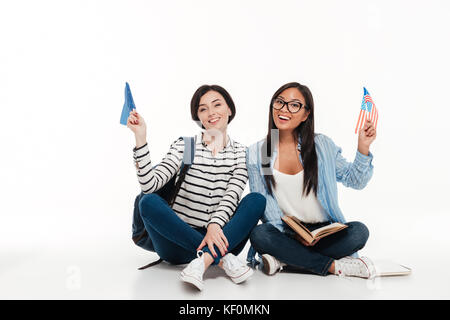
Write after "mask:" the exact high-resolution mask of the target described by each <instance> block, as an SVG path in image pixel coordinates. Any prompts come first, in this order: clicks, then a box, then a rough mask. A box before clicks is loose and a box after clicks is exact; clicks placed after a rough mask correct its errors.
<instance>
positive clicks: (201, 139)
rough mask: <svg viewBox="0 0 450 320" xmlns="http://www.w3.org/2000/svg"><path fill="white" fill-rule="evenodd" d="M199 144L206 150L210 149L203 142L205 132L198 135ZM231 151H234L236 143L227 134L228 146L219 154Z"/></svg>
mask: <svg viewBox="0 0 450 320" xmlns="http://www.w3.org/2000/svg"><path fill="white" fill-rule="evenodd" d="M197 144H201V145H202V146H203V147H204V148H205V149H208V145H207V144H206V143H205V142H204V141H203V131H201V132H200V133H198V134H197ZM229 149H233V150H234V141H233V140H232V139H231V138H230V136H229V135H228V134H227V144H226V146H225V148H223V149H222V150H221V151H219V152H222V151H226V150H229ZM208 150H210V149H208Z"/></svg>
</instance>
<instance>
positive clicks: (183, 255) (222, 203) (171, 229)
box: [127, 85, 265, 290]
mask: <svg viewBox="0 0 450 320" xmlns="http://www.w3.org/2000/svg"><path fill="white" fill-rule="evenodd" d="M235 112H236V111H235V106H234V103H233V100H232V99H231V96H230V95H229V94H228V92H227V91H226V90H225V89H224V88H222V87H220V86H217V85H212V86H209V85H204V86H201V87H200V88H199V89H197V91H196V92H195V93H194V95H193V97H192V100H191V115H192V119H193V120H194V121H197V122H198V123H199V124H201V126H202V128H203V129H204V130H202V132H201V133H199V134H198V135H197V136H196V142H195V157H194V160H193V163H192V164H191V166H190V168H189V170H188V171H187V173H186V175H185V178H184V181H183V182H182V184H181V187H180V189H179V192H178V194H177V195H176V196H175V200H174V203H173V205H172V207H171V206H169V204H168V203H167V202H166V201H165V200H164V199H163V198H161V197H160V196H159V195H157V194H155V193H154V192H155V191H157V190H159V189H160V188H162V187H163V186H164V185H165V184H166V183H167V182H168V181H169V180H170V179H171V178H172V177H173V176H175V175H177V176H178V175H179V173H180V167H181V164H182V159H183V153H184V149H185V146H184V142H183V139H182V138H180V139H178V140H176V141H175V142H173V143H172V145H171V146H170V149H169V152H168V153H167V154H166V156H165V157H164V159H163V160H162V161H161V163H159V164H158V165H157V166H155V167H153V166H152V163H151V161H150V154H149V149H148V144H147V141H146V124H145V121H144V119H143V117H142V115H140V114H139V113H137V112H136V111H135V110H134V111H132V112H130V115H129V118H128V123H127V126H128V127H129V128H130V129H131V130H132V131H133V133H134V134H135V138H136V147H135V148H134V150H133V152H134V159H135V164H136V171H137V176H138V180H139V184H140V186H141V189H142V191H143V193H144V196H143V197H142V198H141V200H140V202H139V209H140V214H141V218H142V221H143V225H144V226H145V230H146V231H147V233H148V235H149V237H150V240H151V242H152V245H153V248H154V251H156V252H157V253H158V255H159V256H160V257H161V258H162V259H163V260H165V261H167V262H170V263H172V264H186V263H189V264H188V266H187V267H186V268H185V269H184V270H183V271H182V272H181V279H182V280H183V281H185V282H187V283H190V284H193V285H195V286H196V287H197V288H198V289H199V290H202V289H203V274H204V272H205V270H206V269H207V268H208V267H209V266H210V265H219V266H220V267H222V268H223V269H224V270H225V273H226V274H227V275H228V276H229V277H230V278H231V279H232V280H233V282H235V283H240V282H242V281H245V280H246V279H247V278H248V277H249V276H250V275H251V274H252V273H253V271H252V269H251V268H249V267H248V266H247V265H246V264H245V262H243V261H241V260H240V259H238V258H237V255H238V254H239V252H241V251H242V249H243V248H244V246H245V243H246V242H247V240H248V237H249V234H250V232H251V230H252V229H253V228H254V227H255V226H256V224H257V222H258V220H259V219H260V217H261V216H262V214H263V213H264V209H265V198H264V197H263V196H261V195H260V194H258V193H250V194H248V195H247V196H246V197H244V198H243V199H242V200H241V199H240V198H241V194H242V192H243V191H244V188H245V185H246V183H247V180H248V175H247V167H246V147H245V146H244V145H242V144H240V143H238V142H237V141H234V140H232V139H231V138H230V137H229V136H228V134H227V128H228V123H230V122H231V120H232V119H233V118H234V115H235Z"/></svg>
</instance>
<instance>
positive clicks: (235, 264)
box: [224, 254, 246, 271]
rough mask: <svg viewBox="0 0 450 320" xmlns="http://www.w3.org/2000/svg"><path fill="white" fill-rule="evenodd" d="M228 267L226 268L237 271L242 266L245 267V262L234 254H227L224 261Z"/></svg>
mask: <svg viewBox="0 0 450 320" xmlns="http://www.w3.org/2000/svg"><path fill="white" fill-rule="evenodd" d="M224 262H225V263H226V265H227V267H228V269H230V270H233V271H238V270H240V269H242V268H245V267H246V266H245V264H243V263H242V261H241V260H239V258H238V257H236V256H234V255H231V254H230V255H228V257H227V259H225V261H224Z"/></svg>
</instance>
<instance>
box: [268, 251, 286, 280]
mask: <svg viewBox="0 0 450 320" xmlns="http://www.w3.org/2000/svg"><path fill="white" fill-rule="evenodd" d="M262 260H263V271H264V273H265V274H267V275H269V276H271V275H274V274H275V273H277V272H278V271H281V270H283V267H284V266H286V264H285V263H282V262H280V261H278V260H277V259H275V257H272V256H271V255H270V254H263V255H262Z"/></svg>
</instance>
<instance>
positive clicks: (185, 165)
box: [169, 137, 197, 207]
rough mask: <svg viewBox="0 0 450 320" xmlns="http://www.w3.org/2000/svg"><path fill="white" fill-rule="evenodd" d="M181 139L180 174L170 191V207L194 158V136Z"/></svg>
mask: <svg viewBox="0 0 450 320" xmlns="http://www.w3.org/2000/svg"><path fill="white" fill-rule="evenodd" d="M183 140H184V152H183V162H182V163H181V168H180V176H179V177H178V180H177V182H176V183H175V186H174V192H173V193H172V196H171V199H170V202H169V206H171V207H172V205H173V203H174V202H175V198H176V197H177V194H178V192H179V191H180V188H181V184H182V183H183V180H184V178H185V176H186V172H187V171H188V170H189V168H190V167H191V165H192V163H193V162H194V158H195V144H196V141H197V139H196V137H183Z"/></svg>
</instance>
